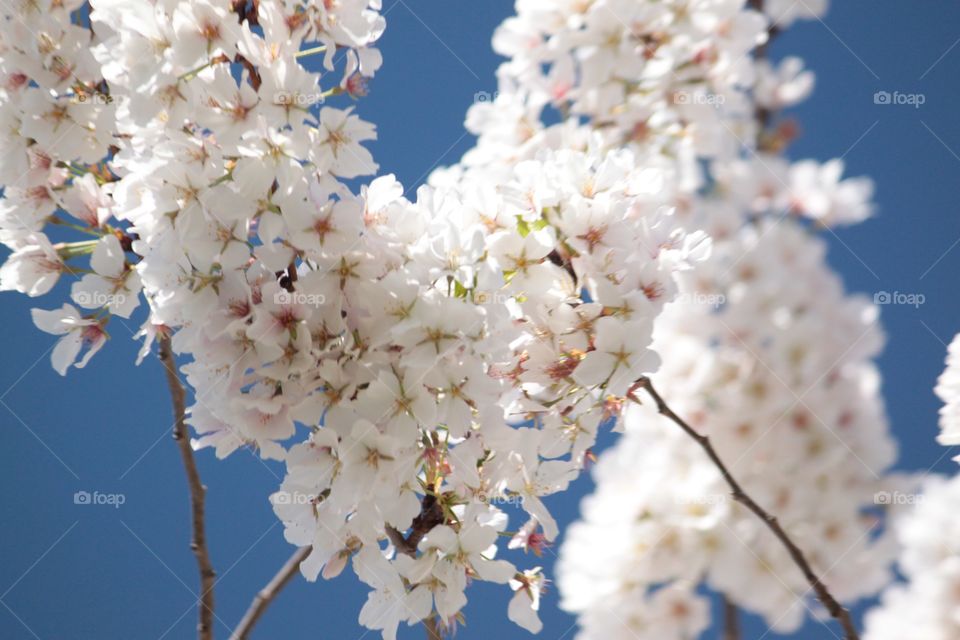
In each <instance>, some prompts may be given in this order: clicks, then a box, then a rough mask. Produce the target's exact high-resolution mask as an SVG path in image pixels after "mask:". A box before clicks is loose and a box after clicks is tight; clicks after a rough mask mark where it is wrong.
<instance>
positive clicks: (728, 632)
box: [720, 593, 740, 640]
mask: <svg viewBox="0 0 960 640" xmlns="http://www.w3.org/2000/svg"><path fill="white" fill-rule="evenodd" d="M720 597H721V600H722V601H723V640H740V611H739V610H738V609H737V605H735V604H734V603H733V601H732V600H730V598H728V597H727V594H725V593H724V594H721V596H720Z"/></svg>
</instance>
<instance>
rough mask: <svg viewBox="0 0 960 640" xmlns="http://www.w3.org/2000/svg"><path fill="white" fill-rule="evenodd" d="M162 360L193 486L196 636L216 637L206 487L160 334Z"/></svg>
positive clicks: (165, 341) (176, 433)
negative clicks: (197, 588) (197, 592)
mask: <svg viewBox="0 0 960 640" xmlns="http://www.w3.org/2000/svg"><path fill="white" fill-rule="evenodd" d="M160 362H162V363H163V368H164V371H165V373H166V375H167V386H168V387H170V399H171V402H172V404H173V415H174V419H175V422H174V426H173V439H174V441H175V442H176V443H177V446H178V447H179V448H180V457H181V458H182V459H183V468H184V470H185V471H186V472H187V486H188V487H189V489H190V508H191V512H192V519H193V539H192V540H191V541H190V549H192V550H193V555H195V556H196V558H197V569H198V570H199V572H200V595H199V602H198V604H199V612H198V617H199V620H198V622H197V637H198V638H199V639H200V640H213V585H214V578H216V575H217V574H216V572H215V571H214V570H213V564H211V562H210V550H209V549H208V548H207V536H206V525H205V522H204V497H205V495H206V492H207V488H206V487H205V486H203V483H202V482H201V481H200V473H199V472H198V471H197V463H196V461H195V460H194V459H193V449H192V448H191V447H190V437H189V433H188V432H187V422H186V412H187V409H186V396H187V392H186V390H185V389H184V388H183V384H182V383H181V382H180V376H179V375H177V363H176V360H175V359H174V357H173V350H172V349H171V348H170V338H169V336H163V337H161V338H160Z"/></svg>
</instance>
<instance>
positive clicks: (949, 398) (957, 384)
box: [935, 334, 960, 460]
mask: <svg viewBox="0 0 960 640" xmlns="http://www.w3.org/2000/svg"><path fill="white" fill-rule="evenodd" d="M935 391H936V393H937V396H938V397H939V398H940V399H941V400H942V401H943V407H941V408H940V437H939V438H938V439H937V440H938V441H939V442H940V444H943V445H947V446H952V445H957V444H960V334H957V335H956V336H954V338H953V340H952V341H951V342H950V347H949V349H948V353H947V366H946V368H945V369H944V371H943V373H942V374H941V375H940V379H939V380H937V386H936V389H935ZM954 459H955V460H960V456H958V457H956V458H954Z"/></svg>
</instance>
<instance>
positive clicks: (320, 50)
mask: <svg viewBox="0 0 960 640" xmlns="http://www.w3.org/2000/svg"><path fill="white" fill-rule="evenodd" d="M326 50H327V48H326V47H314V48H312V49H304V50H303V51H297V55H296V56H294V57H295V58H305V57H307V56H312V55H313V54H315V53H323V52H324V51H326Z"/></svg>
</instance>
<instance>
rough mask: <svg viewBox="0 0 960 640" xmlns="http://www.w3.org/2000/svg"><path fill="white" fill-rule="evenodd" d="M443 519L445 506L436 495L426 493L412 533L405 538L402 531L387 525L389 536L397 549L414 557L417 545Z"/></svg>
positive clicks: (411, 527)
mask: <svg viewBox="0 0 960 640" xmlns="http://www.w3.org/2000/svg"><path fill="white" fill-rule="evenodd" d="M443 521H444V514H443V507H441V506H440V503H439V502H438V501H437V498H436V497H435V496H432V495H430V494H426V495H425V496H423V499H422V500H421V501H420V513H419V515H417V517H416V518H414V519H413V524H412V525H410V535H408V536H407V537H406V538H404V537H403V534H402V533H400V532H399V531H397V530H396V529H395V528H394V527H391V526H389V525H387V528H386V532H387V537H388V538H389V539H390V542H392V543H393V546H394V547H396V548H397V551H399V552H400V553H402V554H404V555H408V556H411V557H413V556H416V555H417V545H419V544H420V541H421V540H422V539H423V536H425V535H427V534H428V533H429V532H430V530H431V529H433V528H434V527H435V526H437V525H438V524H443Z"/></svg>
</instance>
